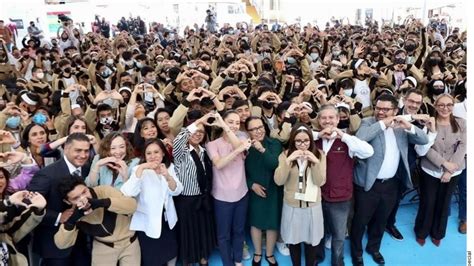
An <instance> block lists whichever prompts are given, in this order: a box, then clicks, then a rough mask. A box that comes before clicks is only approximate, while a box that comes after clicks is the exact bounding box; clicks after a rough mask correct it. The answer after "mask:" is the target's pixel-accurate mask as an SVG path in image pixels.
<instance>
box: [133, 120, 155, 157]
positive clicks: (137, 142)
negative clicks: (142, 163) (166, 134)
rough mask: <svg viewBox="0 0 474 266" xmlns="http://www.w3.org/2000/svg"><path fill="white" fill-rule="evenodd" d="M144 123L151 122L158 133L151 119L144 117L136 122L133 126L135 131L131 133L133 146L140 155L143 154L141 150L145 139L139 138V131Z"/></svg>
mask: <svg viewBox="0 0 474 266" xmlns="http://www.w3.org/2000/svg"><path fill="white" fill-rule="evenodd" d="M146 122H151V123H152V124H153V125H154V126H155V127H156V130H157V131H158V130H159V129H158V125H157V124H156V122H155V120H154V119H153V118H149V117H145V118H143V119H140V120H138V122H137V125H136V126H135V131H134V132H133V141H132V142H133V146H134V148H135V149H136V150H137V151H139V152H140V153H143V152H145V150H144V149H143V147H144V145H145V139H144V138H143V137H142V136H141V134H140V133H141V131H142V127H143V124H145V123H146Z"/></svg>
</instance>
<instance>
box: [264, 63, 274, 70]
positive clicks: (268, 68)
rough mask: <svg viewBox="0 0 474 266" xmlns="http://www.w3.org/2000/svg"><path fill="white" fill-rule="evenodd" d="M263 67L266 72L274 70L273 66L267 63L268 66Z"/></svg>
mask: <svg viewBox="0 0 474 266" xmlns="http://www.w3.org/2000/svg"><path fill="white" fill-rule="evenodd" d="M262 67H263V70H265V71H271V70H272V64H268V63H266V64H263V65H262Z"/></svg>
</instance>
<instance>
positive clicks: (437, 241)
mask: <svg viewBox="0 0 474 266" xmlns="http://www.w3.org/2000/svg"><path fill="white" fill-rule="evenodd" d="M431 242H433V244H434V245H435V246H437V247H439V245H441V239H436V238H431Z"/></svg>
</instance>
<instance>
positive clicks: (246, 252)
mask: <svg viewBox="0 0 474 266" xmlns="http://www.w3.org/2000/svg"><path fill="white" fill-rule="evenodd" d="M250 258H251V257H250V253H249V246H248V245H247V243H245V242H244V249H243V251H242V259H244V260H249V259H250Z"/></svg>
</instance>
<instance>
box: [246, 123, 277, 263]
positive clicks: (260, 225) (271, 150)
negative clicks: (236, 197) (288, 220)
mask: <svg viewBox="0 0 474 266" xmlns="http://www.w3.org/2000/svg"><path fill="white" fill-rule="evenodd" d="M245 129H246V130H247V132H248V133H249V135H250V138H251V140H252V147H251V148H250V149H249V151H248V155H247V158H246V159H245V173H246V175H247V185H248V187H249V189H250V190H251V192H250V201H249V207H248V210H249V214H248V219H249V224H250V226H251V227H250V235H251V237H252V242H253V245H254V247H255V253H254V257H253V262H252V265H260V264H261V263H262V230H265V231H266V256H265V259H266V261H267V262H268V263H269V264H270V265H278V263H277V262H276V260H275V257H274V256H273V250H274V248H275V243H276V240H277V238H278V230H279V228H280V219H281V207H282V197H283V196H282V195H283V194H282V191H281V188H279V187H278V186H277V185H276V184H275V181H274V179H273V175H274V173H275V169H276V168H277V166H278V156H279V155H280V153H281V152H282V145H281V143H280V142H279V141H278V140H276V139H272V138H270V137H268V135H269V130H268V128H266V127H265V124H264V123H263V121H262V119H261V118H259V117H249V118H248V119H247V120H246V121H245Z"/></svg>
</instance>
